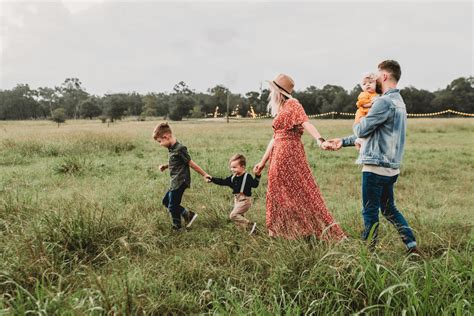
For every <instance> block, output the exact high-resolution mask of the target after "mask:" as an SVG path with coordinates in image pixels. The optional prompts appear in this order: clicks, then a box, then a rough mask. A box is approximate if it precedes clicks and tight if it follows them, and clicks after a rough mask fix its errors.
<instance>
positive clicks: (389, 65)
mask: <svg viewBox="0 0 474 316" xmlns="http://www.w3.org/2000/svg"><path fill="white" fill-rule="evenodd" d="M378 68H379V69H380V70H385V71H386V72H388V73H389V74H390V76H391V77H392V78H393V79H394V80H395V81H396V82H398V81H399V80H400V77H401V76H402V69H401V68H400V64H399V63H398V62H397V61H395V60H390V59H389V60H384V61H383V62H381V63H380V64H379V67H378Z"/></svg>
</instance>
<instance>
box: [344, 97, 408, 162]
mask: <svg viewBox="0 0 474 316" xmlns="http://www.w3.org/2000/svg"><path fill="white" fill-rule="evenodd" d="M406 121H407V111H406V107H405V102H403V99H402V96H401V95H400V91H399V90H398V89H390V90H388V91H387V92H385V93H384V94H383V95H382V96H381V97H380V98H378V99H377V100H375V102H374V104H373V105H372V107H371V108H370V110H369V113H368V114H367V116H366V117H364V118H362V119H361V120H360V122H359V123H358V124H354V127H353V131H354V135H352V136H348V137H345V138H343V139H342V146H344V147H346V146H354V142H355V140H356V138H357V137H360V138H365V141H366V143H365V145H364V146H362V149H361V151H360V152H359V158H358V159H357V161H356V163H358V164H364V165H376V166H381V167H386V168H394V169H398V168H400V164H401V162H402V157H403V151H404V147H405V130H406Z"/></svg>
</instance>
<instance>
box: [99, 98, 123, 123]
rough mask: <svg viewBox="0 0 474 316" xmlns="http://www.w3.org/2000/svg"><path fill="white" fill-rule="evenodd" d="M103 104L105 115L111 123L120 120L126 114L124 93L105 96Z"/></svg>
mask: <svg viewBox="0 0 474 316" xmlns="http://www.w3.org/2000/svg"><path fill="white" fill-rule="evenodd" d="M103 102H104V109H105V114H106V116H107V117H108V118H109V119H110V121H111V122H114V121H115V120H120V119H122V117H123V116H124V115H125V114H126V112H127V109H128V100H127V95H126V94H124V93H117V94H108V95H105V96H104V101H103Z"/></svg>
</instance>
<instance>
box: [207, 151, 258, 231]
mask: <svg viewBox="0 0 474 316" xmlns="http://www.w3.org/2000/svg"><path fill="white" fill-rule="evenodd" d="M246 165H247V163H246V159H245V157H244V156H243V155H241V154H236V155H234V156H232V157H231V158H230V160H229V166H230V171H231V172H232V175H231V176H229V177H227V178H225V179H221V178H215V177H211V176H208V177H207V179H209V180H211V182H213V183H215V184H218V185H222V186H228V187H231V188H232V193H234V209H233V210H232V212H231V213H230V215H229V217H230V219H231V220H233V221H234V223H235V224H236V225H237V226H239V227H241V228H243V229H244V230H247V229H248V227H249V224H250V223H251V222H250V221H249V220H248V219H246V218H245V217H244V216H243V215H244V214H245V212H247V211H248V210H249V209H250V207H251V206H252V200H251V196H252V188H256V187H258V184H259V182H260V173H259V174H255V179H254V178H253V177H252V176H251V175H249V174H248V173H247V172H245V167H246ZM256 228H257V223H252V227H251V228H250V230H249V234H250V235H251V234H253V233H254V232H255V229H256Z"/></svg>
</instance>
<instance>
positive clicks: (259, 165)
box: [253, 162, 265, 176]
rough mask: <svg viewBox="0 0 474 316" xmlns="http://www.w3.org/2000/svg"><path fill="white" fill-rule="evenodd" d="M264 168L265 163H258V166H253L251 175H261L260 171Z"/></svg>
mask: <svg viewBox="0 0 474 316" xmlns="http://www.w3.org/2000/svg"><path fill="white" fill-rule="evenodd" d="M264 168H265V163H263V162H259V163H258V164H256V165H255V167H253V173H255V175H257V176H259V175H261V174H262V170H263V169H264Z"/></svg>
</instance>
